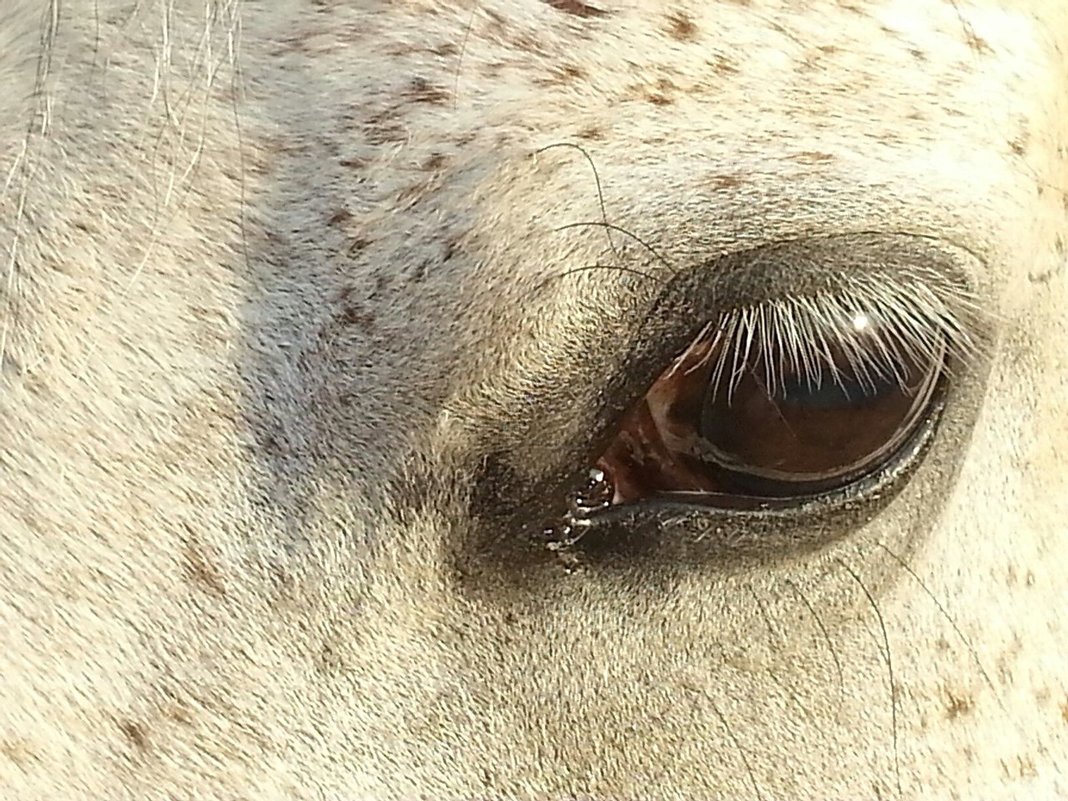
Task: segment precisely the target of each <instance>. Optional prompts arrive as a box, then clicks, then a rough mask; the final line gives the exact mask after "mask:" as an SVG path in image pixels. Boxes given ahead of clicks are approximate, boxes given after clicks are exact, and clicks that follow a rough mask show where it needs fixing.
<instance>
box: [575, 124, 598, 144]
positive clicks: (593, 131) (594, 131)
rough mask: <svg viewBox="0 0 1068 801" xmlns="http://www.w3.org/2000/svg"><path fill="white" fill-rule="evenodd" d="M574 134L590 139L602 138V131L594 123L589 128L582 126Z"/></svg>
mask: <svg viewBox="0 0 1068 801" xmlns="http://www.w3.org/2000/svg"><path fill="white" fill-rule="evenodd" d="M576 135H577V136H578V138H579V139H587V140H591V141H600V140H602V139H604V131H602V130H601V129H600V128H598V127H597V126H596V125H591V126H590V127H589V128H583V129H582V130H581V131H579V132H578V134H576Z"/></svg>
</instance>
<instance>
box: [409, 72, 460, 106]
mask: <svg viewBox="0 0 1068 801" xmlns="http://www.w3.org/2000/svg"><path fill="white" fill-rule="evenodd" d="M404 96H405V97H406V98H407V99H408V100H411V101H414V102H416V103H432V104H434V105H439V106H440V105H442V104H443V103H445V102H447V101H448V99H449V93H448V91H446V90H445V89H443V88H442V87H440V86H437V85H435V84H432V83H431V82H430V81H428V80H427V79H426V78H413V79H412V82H411V83H410V84H409V85H408V88H407V90H405V92H404Z"/></svg>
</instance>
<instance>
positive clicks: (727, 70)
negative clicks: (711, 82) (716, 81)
mask: <svg viewBox="0 0 1068 801" xmlns="http://www.w3.org/2000/svg"><path fill="white" fill-rule="evenodd" d="M708 65H709V66H710V67H712V69H713V70H715V71H716V72H717V73H719V74H720V75H736V74H737V73H738V66H737V65H736V64H735V63H734V62H733V61H731V60H730V59H729V58H727V57H726V56H722V55H717V56H716V57H715V58H714V59H712V60H710V61H709V62H708Z"/></svg>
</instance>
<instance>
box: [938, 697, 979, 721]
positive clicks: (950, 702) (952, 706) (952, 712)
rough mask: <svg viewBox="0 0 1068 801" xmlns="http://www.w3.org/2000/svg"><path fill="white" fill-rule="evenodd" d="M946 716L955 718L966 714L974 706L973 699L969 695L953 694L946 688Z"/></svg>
mask: <svg viewBox="0 0 1068 801" xmlns="http://www.w3.org/2000/svg"><path fill="white" fill-rule="evenodd" d="M945 693H946V718H948V719H949V720H956V719H957V718H959V717H960V716H962V715H967V714H968V713H969V712H971V711H972V709H974V708H975V701H974V700H973V699H972V698H971V696H968V695H964V696H960V695H955V694H954V693H953V692H952V691H950V690H946V691H945Z"/></svg>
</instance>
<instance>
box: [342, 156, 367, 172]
mask: <svg viewBox="0 0 1068 801" xmlns="http://www.w3.org/2000/svg"><path fill="white" fill-rule="evenodd" d="M338 164H340V165H341V166H342V167H348V168H349V169H352V170H362V169H363V168H364V167H366V166H367V162H366V161H364V160H363V159H357V158H351V159H341V160H340V161H338Z"/></svg>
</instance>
